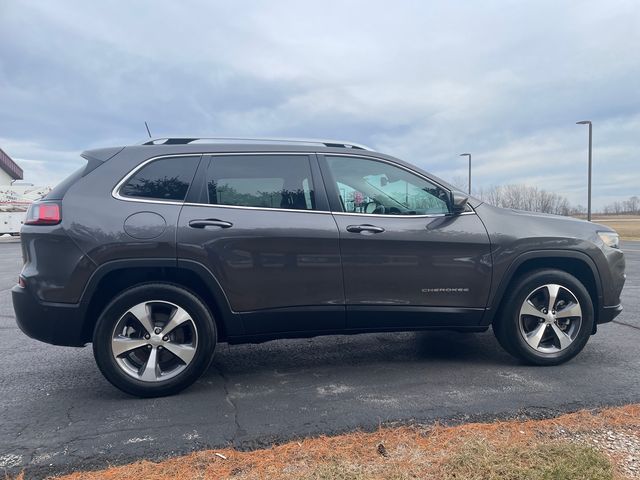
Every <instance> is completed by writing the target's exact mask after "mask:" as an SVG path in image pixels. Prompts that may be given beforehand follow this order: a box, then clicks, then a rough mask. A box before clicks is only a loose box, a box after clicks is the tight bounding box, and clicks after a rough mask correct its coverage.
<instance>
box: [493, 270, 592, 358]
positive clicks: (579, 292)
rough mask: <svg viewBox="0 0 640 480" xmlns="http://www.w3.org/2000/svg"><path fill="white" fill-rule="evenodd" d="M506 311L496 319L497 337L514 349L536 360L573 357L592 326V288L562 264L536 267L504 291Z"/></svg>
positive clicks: (587, 337) (585, 339)
mask: <svg viewBox="0 0 640 480" xmlns="http://www.w3.org/2000/svg"><path fill="white" fill-rule="evenodd" d="M553 294H555V297H552V295H553ZM552 298H555V301H553V300H552ZM550 305H552V306H553V308H549V306H550ZM501 312H502V313H501V315H500V316H499V317H498V318H497V319H496V321H494V324H493V331H494V334H495V336H496V338H497V339H498V342H499V343H500V345H502V347H503V348H504V349H505V350H506V351H507V352H509V353H510V354H511V355H513V356H515V357H517V358H519V359H521V360H523V361H525V362H526V363H529V364H532V365H558V364H561V363H564V362H566V361H568V360H570V359H571V358H573V357H575V356H576V355H577V354H578V353H580V351H581V350H582V349H583V348H584V346H585V345H586V344H587V341H588V340H589V337H590V336H591V332H592V331H593V324H594V309H593V300H592V299H591V296H590V295H589V292H588V291H587V289H586V287H585V286H584V285H583V284H582V283H581V282H580V281H579V280H578V279H577V278H575V277H574V276H573V275H570V274H569V273H567V272H564V271H561V270H555V269H544V270H535V271H533V272H528V273H527V274H525V275H523V276H522V277H520V278H518V279H517V280H516V281H515V283H514V285H513V288H510V290H509V291H508V293H507V295H506V296H505V298H504V300H503V304H502V308H501ZM536 345H537V347H536Z"/></svg>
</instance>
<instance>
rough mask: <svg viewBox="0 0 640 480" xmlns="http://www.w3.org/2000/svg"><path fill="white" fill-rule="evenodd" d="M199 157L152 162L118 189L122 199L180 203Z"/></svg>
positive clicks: (185, 193) (169, 158) (164, 159)
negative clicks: (145, 199) (133, 198)
mask: <svg viewBox="0 0 640 480" xmlns="http://www.w3.org/2000/svg"><path fill="white" fill-rule="evenodd" d="M199 159H200V157H199V156H195V157H168V158H162V159H160V160H154V161H152V162H150V163H148V164H147V165H145V166H144V167H142V168H141V169H140V170H138V171H137V172H136V173H135V174H134V175H133V176H132V177H131V178H130V179H129V180H127V182H126V183H125V184H124V185H123V186H122V188H121V189H120V195H122V196H124V197H135V198H152V199H156V200H178V201H182V200H184V199H185V197H186V196H187V190H189V185H190V184H191V181H192V180H193V176H194V174H195V172H196V168H197V167H198V160H199Z"/></svg>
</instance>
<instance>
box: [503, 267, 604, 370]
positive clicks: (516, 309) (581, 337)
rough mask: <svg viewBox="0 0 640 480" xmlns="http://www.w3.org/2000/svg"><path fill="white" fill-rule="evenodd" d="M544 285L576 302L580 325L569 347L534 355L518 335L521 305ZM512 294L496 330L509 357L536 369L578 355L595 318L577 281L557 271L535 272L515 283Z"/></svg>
mask: <svg viewBox="0 0 640 480" xmlns="http://www.w3.org/2000/svg"><path fill="white" fill-rule="evenodd" d="M547 284H558V285H561V286H563V287H566V288H567V289H569V290H570V291H571V293H573V294H574V295H575V296H576V298H577V300H578V301H579V302H580V308H581V310H582V323H581V325H580V331H579V332H578V335H577V336H576V338H575V339H574V340H573V342H572V343H571V345H569V347H567V348H566V349H565V350H562V351H560V352H554V353H543V352H538V351H537V350H535V349H534V348H533V347H531V346H530V345H529V344H528V343H527V342H526V340H525V339H524V338H523V336H522V333H521V332H520V309H521V307H522V304H523V303H524V302H525V300H526V299H527V298H528V296H529V295H530V294H531V292H533V291H534V290H535V289H536V288H539V287H541V286H543V285H547ZM512 292H513V293H512V294H510V295H509V296H508V298H507V301H506V305H505V310H504V313H505V314H504V315H503V317H502V319H501V325H499V326H498V330H499V336H500V337H501V338H499V340H500V343H503V344H506V345H505V346H506V349H507V350H508V351H509V352H510V353H512V354H515V355H516V356H519V357H521V358H522V359H524V360H525V361H527V362H529V363H534V364H537V365H557V364H559V363H563V362H566V361H567V360H569V359H571V358H573V357H575V356H576V355H577V354H578V353H580V351H581V350H582V349H583V348H584V346H585V345H586V343H587V341H588V340H589V337H590V336H591V332H592V331H593V324H594V320H595V318H594V309H593V300H592V298H591V296H590V295H589V292H588V290H587V289H586V287H585V286H584V285H583V284H582V283H581V282H580V281H579V280H578V279H577V278H575V277H574V276H573V275H570V274H568V273H566V272H563V271H560V270H540V271H535V272H532V273H530V274H528V275H527V276H526V277H523V278H522V279H521V280H520V281H519V282H517V284H516V285H515V286H514V288H513V290H512Z"/></svg>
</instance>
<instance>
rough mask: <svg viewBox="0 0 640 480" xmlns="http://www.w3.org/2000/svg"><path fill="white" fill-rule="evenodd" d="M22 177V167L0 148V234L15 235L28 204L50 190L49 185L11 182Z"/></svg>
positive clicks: (20, 225)
mask: <svg viewBox="0 0 640 480" xmlns="http://www.w3.org/2000/svg"><path fill="white" fill-rule="evenodd" d="M22 178H23V172H22V169H21V168H20V167H19V166H18V165H17V164H16V162H14V161H13V160H12V159H11V157H9V155H7V154H6V153H5V152H3V151H2V149H0V235H5V234H11V235H17V234H18V233H19V232H20V228H21V227H22V224H23V223H24V220H25V216H26V213H27V208H29V205H31V203H33V202H34V201H35V200H38V199H39V198H42V196H43V195H46V194H47V193H48V192H49V191H50V190H51V188H49V187H39V186H34V185H31V184H16V183H13V182H15V181H16V180H22Z"/></svg>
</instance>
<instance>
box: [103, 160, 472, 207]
mask: <svg viewBox="0 0 640 480" xmlns="http://www.w3.org/2000/svg"><path fill="white" fill-rule="evenodd" d="M232 155H302V156H306V157H310V156H311V155H324V156H325V157H327V156H332V157H356V158H365V159H369V160H374V161H378V162H383V163H387V164H389V165H393V166H395V167H398V168H401V169H402V170H405V171H407V172H409V173H411V174H413V175H416V176H417V177H420V178H422V179H423V180H426V181H428V182H431V183H433V184H434V185H437V186H438V187H440V188H443V189H444V190H447V191H450V190H449V189H448V188H447V187H445V186H444V185H441V184H440V183H438V182H436V181H434V180H433V179H431V178H429V177H427V176H425V175H422V174H420V173H418V172H416V171H414V170H412V169H410V168H407V167H405V166H404V165H399V164H397V163H395V162H393V161H390V160H387V159H384V158H378V157H373V156H370V155H358V154H349V153H330V154H326V153H323V152H213V153H178V154H174V155H158V156H156V157H151V158H148V159H146V160H145V161H144V162H142V163H141V164H139V165H138V166H136V167H135V168H133V169H132V170H130V171H129V173H127V174H126V175H125V176H124V177H123V178H122V179H121V180H120V181H119V182H118V183H117V184H116V186H115V187H114V188H113V190H112V191H111V196H112V197H113V198H115V199H116V200H122V201H124V202H141V203H157V204H162V205H185V206H190V207H214V208H231V209H241V210H262V211H266V212H290V213H291V212H293V213H322V214H327V213H329V214H332V215H343V216H360V217H362V216H366V217H374V218H376V217H379V218H403V219H409V218H437V217H454V216H455V217H457V216H460V215H475V214H476V212H475V209H474V208H473V207H472V206H471V205H469V207H470V208H471V211H470V212H462V213H458V214H453V213H433V214H425V215H386V214H380V213H354V212H333V211H331V210H297V209H292V208H291V209H290V208H269V207H245V206H241V205H217V204H213V203H194V202H185V201H184V200H181V201H178V200H158V199H146V198H141V197H126V196H122V195H120V189H121V188H122V186H123V185H124V184H125V183H126V182H127V181H128V180H129V179H130V178H131V177H133V176H134V175H135V174H136V173H137V172H138V171H139V170H140V169H142V168H143V167H144V166H145V165H148V164H149V163H151V162H154V161H156V160H161V159H163V158H175V157H205V156H212V157H213V156H232Z"/></svg>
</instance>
